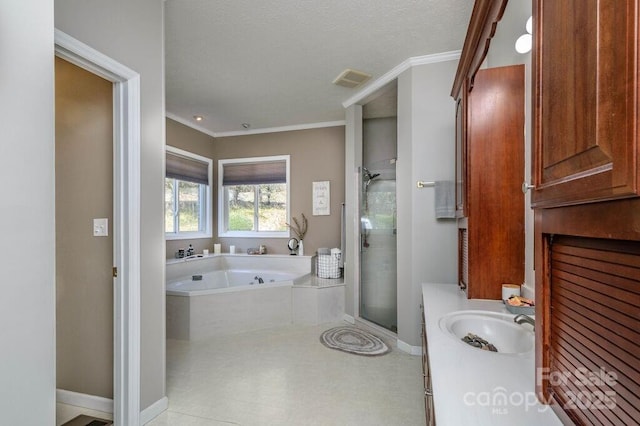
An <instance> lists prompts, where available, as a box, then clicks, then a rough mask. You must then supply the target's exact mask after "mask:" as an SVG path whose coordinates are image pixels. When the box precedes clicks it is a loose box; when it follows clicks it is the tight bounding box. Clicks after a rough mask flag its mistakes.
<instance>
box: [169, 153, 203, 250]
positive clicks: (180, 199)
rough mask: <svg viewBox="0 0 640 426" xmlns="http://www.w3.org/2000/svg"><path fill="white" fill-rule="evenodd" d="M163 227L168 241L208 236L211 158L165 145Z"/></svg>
mask: <svg viewBox="0 0 640 426" xmlns="http://www.w3.org/2000/svg"><path fill="white" fill-rule="evenodd" d="M166 152H167V162H166V175H165V180H164V228H165V229H164V230H165V237H166V239H168V240H179V239H187V238H207V237H211V234H212V233H211V187H212V186H213V185H212V184H211V183H212V179H211V175H212V168H213V161H212V160H211V159H209V158H205V157H201V156H199V155H196V154H192V153H190V152H187V151H183V150H181V149H178V148H174V147H171V146H167V149H166Z"/></svg>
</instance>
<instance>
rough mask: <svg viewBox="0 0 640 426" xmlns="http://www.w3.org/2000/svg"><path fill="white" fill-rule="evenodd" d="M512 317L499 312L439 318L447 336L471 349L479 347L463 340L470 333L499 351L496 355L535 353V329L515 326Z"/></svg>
mask: <svg viewBox="0 0 640 426" xmlns="http://www.w3.org/2000/svg"><path fill="white" fill-rule="evenodd" d="M513 318H514V315H511V314H503V313H499V312H491V311H457V312H451V313H449V314H447V315H445V316H443V317H442V318H440V322H439V326H440V329H441V330H442V331H444V332H445V333H446V334H448V335H449V336H451V337H452V338H454V339H456V340H457V341H458V342H460V343H461V344H463V345H465V346H467V347H469V348H470V349H476V348H474V347H473V346H471V345H469V344H468V343H466V342H464V341H463V340H462V339H463V338H464V337H465V336H467V335H468V334H471V335H475V336H477V337H478V338H479V339H480V340H483V341H486V342H488V343H489V344H491V345H493V346H494V347H495V349H497V352H493V353H499V354H511V355H518V354H525V353H529V352H531V351H533V349H534V347H535V343H534V333H533V330H532V329H531V327H530V326H528V325H526V326H523V325H519V324H516V323H514V322H513ZM467 340H469V339H467ZM483 352H490V351H483Z"/></svg>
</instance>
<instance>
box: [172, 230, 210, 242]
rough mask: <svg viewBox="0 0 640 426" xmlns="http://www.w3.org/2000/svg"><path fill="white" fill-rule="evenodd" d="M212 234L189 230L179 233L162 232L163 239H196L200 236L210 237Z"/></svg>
mask: <svg viewBox="0 0 640 426" xmlns="http://www.w3.org/2000/svg"><path fill="white" fill-rule="evenodd" d="M212 236H213V235H212V233H211V232H190V233H186V232H184V233H181V234H166V233H165V234H164V239H165V240H166V241H169V240H197V239H201V238H211V237H212Z"/></svg>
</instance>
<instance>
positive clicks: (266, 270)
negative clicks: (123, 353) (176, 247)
mask: <svg viewBox="0 0 640 426" xmlns="http://www.w3.org/2000/svg"><path fill="white" fill-rule="evenodd" d="M312 259H313V257H312V256H289V255H260V256H258V255H242V254H239V255H231V254H217V255H216V254H213V255H208V256H203V257H194V258H191V259H172V260H168V261H167V337H168V338H173V339H184V340H199V339H204V338H207V337H212V336H218V335H225V334H233V333H239V332H245V331H251V330H258V329H264V328H271V327H276V326H282V325H287V324H291V323H292V322H296V323H306V324H317V323H320V322H330V321H339V320H341V319H342V317H343V315H344V283H343V281H342V280H322V279H318V278H317V277H315V276H313V275H311V270H312V268H311V265H312ZM260 280H262V281H263V282H262V283H260Z"/></svg>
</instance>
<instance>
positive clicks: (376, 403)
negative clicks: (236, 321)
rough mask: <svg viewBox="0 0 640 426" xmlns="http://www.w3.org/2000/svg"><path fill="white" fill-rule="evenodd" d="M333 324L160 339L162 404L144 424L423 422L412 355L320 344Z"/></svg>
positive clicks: (418, 369)
mask: <svg viewBox="0 0 640 426" xmlns="http://www.w3.org/2000/svg"><path fill="white" fill-rule="evenodd" d="M336 325H345V324H344V323H341V324H328V325H327V324H324V325H322V326H287V327H281V328H277V329H270V330H261V331H256V332H249V333H242V334H236V335H233V336H226V337H216V338H211V339H207V340H203V341H197V342H187V341H180V340H168V341H167V396H168V397H169V409H168V410H167V411H165V412H164V413H162V414H161V415H160V416H158V417H156V418H155V419H154V420H152V421H151V422H150V423H148V425H151V426H165V425H171V426H204V425H207V426H209V425H246V426H254V425H255V426H258V425H270V426H271V425H286V426H288V425H294V426H298V425H300V426H306V425H310V426H311V425H331V426H334V425H367V426H374V425H381V426H382V425H384V426H392V425H403V426H409V425H424V418H425V417H424V403H423V390H422V383H421V382H422V372H421V366H420V361H421V359H420V357H419V356H411V355H408V354H406V353H404V352H402V351H399V350H398V349H396V348H395V347H394V348H393V351H392V352H391V353H389V354H387V355H384V356H380V357H363V356H357V355H352V354H347V353H343V352H340V351H336V350H331V349H328V348H326V347H324V346H323V345H322V344H321V343H320V341H319V336H320V333H321V332H322V331H324V330H326V329H328V328H331V327H333V326H336ZM376 334H377V335H378V336H380V333H376ZM380 337H383V336H380ZM384 340H385V341H386V342H387V344H388V345H389V346H392V345H390V344H389V343H390V342H389V341H388V339H384Z"/></svg>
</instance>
